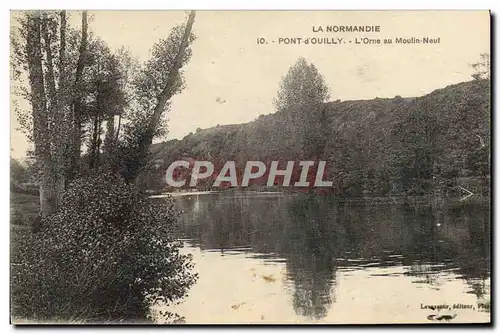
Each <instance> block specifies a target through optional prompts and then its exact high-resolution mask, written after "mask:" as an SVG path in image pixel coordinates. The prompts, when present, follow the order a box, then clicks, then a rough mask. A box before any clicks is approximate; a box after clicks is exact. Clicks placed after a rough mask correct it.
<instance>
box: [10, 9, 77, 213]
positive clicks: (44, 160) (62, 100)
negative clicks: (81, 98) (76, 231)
mask: <svg viewBox="0 0 500 334" xmlns="http://www.w3.org/2000/svg"><path fill="white" fill-rule="evenodd" d="M75 36H76V31H75V30H74V29H71V28H69V27H68V26H67V18H66V12H65V11H60V12H53V11H43V12H40V11H26V12H23V13H21V14H20V15H19V16H18V17H17V25H16V26H15V27H14V31H13V34H12V46H13V48H12V53H13V61H12V62H11V64H12V68H13V70H14V71H13V73H14V79H15V80H16V79H21V84H22V77H23V76H24V75H27V76H28V79H29V87H23V86H21V96H22V97H23V98H26V99H27V100H28V101H30V104H31V109H32V110H31V111H26V110H18V118H19V121H20V124H21V126H22V127H23V128H24V130H25V131H26V132H27V134H28V138H29V139H31V140H32V141H33V144H34V153H35V158H36V166H37V168H38V170H39V184H40V213H41V215H42V216H47V215H50V214H51V213H53V212H54V211H55V210H56V208H57V206H58V202H59V200H60V195H61V194H62V191H63V190H64V186H65V183H66V176H67V175H66V168H67V166H68V159H69V147H68V142H70V141H71V138H72V133H71V131H69V129H70V127H71V123H72V114H71V110H70V102H71V100H72V96H73V93H74V91H73V90H72V89H71V88H70V87H69V86H70V85H69V82H70V80H71V78H72V77H73V76H74V70H73V68H74V61H73V60H72V59H73V58H74V55H75V54H76V53H75V45H76V43H75V40H76V39H75Z"/></svg>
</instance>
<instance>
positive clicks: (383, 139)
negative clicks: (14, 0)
mask: <svg viewBox="0 0 500 334" xmlns="http://www.w3.org/2000/svg"><path fill="white" fill-rule="evenodd" d="M490 24H491V14H490V12H489V11H487V10H483V11H160V10H158V11H90V10H89V11H85V10H82V11H72V10H68V11H66V10H51V11H36V10H33V11H11V25H10V26H11V37H10V38H11V48H10V57H11V58H10V73H11V158H10V166H11V176H10V182H11V185H10V191H11V196H10V200H11V202H10V207H11V221H10V226H11V229H10V231H11V232H10V233H11V235H10V240H11V263H10V272H11V276H10V284H11V286H10V296H11V303H10V305H11V310H10V312H11V315H10V317H11V322H12V323H13V324H75V325H79V324H220V325H225V324H353V325H354V324H448V323H450V324H453V323H490V322H491V314H490V305H491V288H490V287H491V281H490V275H491V249H492V247H491V233H490V232H491V223H490V207H491V203H490V164H491V102H490V101H491V96H490V89H491V88H490V86H491V82H490V67H491V66H490V53H491V52H490Z"/></svg>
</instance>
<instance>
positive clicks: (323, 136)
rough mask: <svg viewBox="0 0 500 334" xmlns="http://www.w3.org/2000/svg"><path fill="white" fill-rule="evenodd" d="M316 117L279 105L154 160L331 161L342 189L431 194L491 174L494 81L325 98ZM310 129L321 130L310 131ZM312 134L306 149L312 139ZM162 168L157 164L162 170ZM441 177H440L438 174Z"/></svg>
mask: <svg viewBox="0 0 500 334" xmlns="http://www.w3.org/2000/svg"><path fill="white" fill-rule="evenodd" d="M302 112H307V113H308V114H309V115H311V118H310V122H309V123H308V122H300V123H291V122H289V121H288V117H289V116H288V114H289V113H290V112H277V113H274V114H270V115H264V116H262V117H259V118H258V119H256V120H255V121H253V122H250V123H246V124H241V125H224V126H219V127H213V128H210V129H203V130H201V131H198V132H197V133H195V134H192V135H189V136H186V137H185V138H183V139H182V140H180V141H179V140H173V141H168V142H166V143H161V144H156V145H153V147H152V148H151V152H152V155H153V161H156V160H161V161H163V163H162V167H161V168H162V169H163V170H165V169H166V168H167V167H168V166H169V164H170V163H171V162H172V161H175V160H179V159H186V158H192V159H203V160H211V161H214V162H215V161H225V160H235V161H236V162H237V164H239V168H241V169H243V168H244V164H245V163H246V161H248V160H260V161H264V162H268V161H271V160H280V161H288V160H295V159H300V160H307V159H313V160H314V159H321V160H326V161H328V165H327V173H328V175H329V176H328V179H329V180H332V181H333V182H334V185H333V187H332V192H333V193H334V194H335V195H337V196H340V197H360V196H387V195H400V194H408V195H410V194H412V195H421V194H428V193H429V192H430V191H432V190H434V189H437V187H438V185H439V184H440V183H441V181H443V182H442V184H443V185H444V187H445V188H447V187H450V186H453V185H454V184H455V180H456V179H459V178H463V177H477V178H484V177H488V176H489V166H490V162H489V161H490V105H489V82H488V81H487V80H473V81H470V82H464V83H460V84H457V85H451V86H448V87H446V88H443V89H439V90H436V91H434V92H432V93H430V94H428V95H426V96H423V97H419V98H402V97H396V98H394V99H380V98H378V99H373V100H365V101H344V102H340V101H336V102H328V103H323V104H321V105H320V106H318V109H309V110H304V109H303V110H302ZM305 133H311V134H312V135H314V137H305V136H304V135H303V134H305ZM308 138H314V140H311V141H310V142H309V143H310V144H309V146H308V149H307V150H306V149H305V147H307V146H304V142H305V139H308ZM155 173H156V171H155ZM434 177H435V178H434Z"/></svg>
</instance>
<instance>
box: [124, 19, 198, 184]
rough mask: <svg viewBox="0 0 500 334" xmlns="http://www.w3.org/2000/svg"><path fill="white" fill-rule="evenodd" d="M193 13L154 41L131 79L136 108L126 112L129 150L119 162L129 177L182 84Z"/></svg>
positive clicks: (161, 129) (161, 130) (136, 169)
mask: <svg viewBox="0 0 500 334" xmlns="http://www.w3.org/2000/svg"><path fill="white" fill-rule="evenodd" d="M195 16H196V13H195V11H191V12H190V13H189V16H188V19H187V22H186V24H183V25H180V26H176V27H174V28H173V29H172V32H171V33H170V35H169V37H168V38H167V39H166V40H163V39H162V40H160V41H159V42H158V43H157V44H155V46H154V47H153V50H152V54H153V57H152V58H151V59H150V60H149V61H148V62H147V63H146V64H145V67H144V68H143V69H142V70H141V71H140V73H139V74H138V76H137V78H136V79H135V80H134V86H135V91H136V103H137V106H138V109H137V111H136V112H134V113H131V114H130V115H129V118H130V124H128V126H127V127H126V129H125V132H126V133H125V139H126V141H127V144H128V150H129V152H128V153H127V154H128V156H127V157H126V158H125V159H124V161H123V162H122V173H123V174H124V176H125V177H126V178H127V179H129V180H134V179H135V178H136V177H137V176H138V173H139V171H140V170H141V168H142V167H144V165H145V163H146V159H147V156H148V153H149V147H150V145H151V143H152V142H153V138H154V137H155V136H159V135H162V134H164V133H165V132H164V131H165V127H164V126H163V125H164V124H162V116H163V115H164V112H165V110H167V109H168V108H169V106H170V105H169V100H170V99H171V98H172V96H174V95H175V94H178V93H180V92H181V91H182V89H183V88H184V84H183V77H182V73H181V68H182V67H183V66H184V65H185V64H186V63H187V62H188V61H189V59H190V57H191V53H192V52H191V48H190V44H191V43H192V42H193V41H194V39H195V36H194V35H193V34H192V32H191V30H192V28H193V24H194V20H195Z"/></svg>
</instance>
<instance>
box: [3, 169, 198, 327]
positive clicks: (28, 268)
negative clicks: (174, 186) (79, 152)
mask: <svg viewBox="0 0 500 334" xmlns="http://www.w3.org/2000/svg"><path fill="white" fill-rule="evenodd" d="M61 207H62V209H61V210H60V211H59V212H58V214H56V215H54V216H52V217H51V219H50V221H49V222H48V223H47V224H46V225H45V226H44V228H43V229H42V230H41V231H40V232H39V233H36V234H29V235H26V237H25V238H23V239H22V240H20V244H19V245H18V249H17V254H15V255H14V259H13V262H14V264H13V266H12V306H13V309H12V314H13V316H14V317H15V318H21V319H29V320H31V321H33V320H34V321H46V322H47V321H48V322H53V321H58V320H64V321H72V320H74V321H78V322H106V321H116V320H117V319H118V320H120V319H121V321H139V322H141V321H145V319H146V318H147V317H148V315H149V313H148V312H149V307H150V306H151V305H152V304H153V303H155V302H163V303H175V302H176V301H178V300H179V299H180V298H182V297H183V296H185V294H186V293H187V291H188V289H189V287H190V286H191V285H192V284H193V283H194V282H195V281H196V278H197V276H196V275H195V274H192V273H191V272H190V269H191V268H192V263H191V259H190V256H186V255H181V254H179V249H180V247H181V246H182V245H181V243H180V242H176V241H174V239H173V233H172V227H173V226H174V224H175V222H176V217H177V216H176V213H175V212H174V210H173V206H172V202H170V201H167V202H166V203H155V202H152V201H151V200H150V199H148V198H147V197H146V196H144V195H143V194H142V193H141V192H140V191H138V190H137V189H136V188H134V187H133V186H130V185H127V184H126V183H125V182H124V180H123V179H122V178H121V177H119V176H116V175H111V174H109V175H108V174H96V175H92V176H89V177H85V178H81V179H78V180H77V181H75V182H74V183H73V184H72V185H71V187H70V188H69V189H68V190H67V191H66V193H65V194H64V198H63V203H62V206H61ZM16 257H17V258H18V259H19V260H20V261H21V262H20V263H15V262H16Z"/></svg>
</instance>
